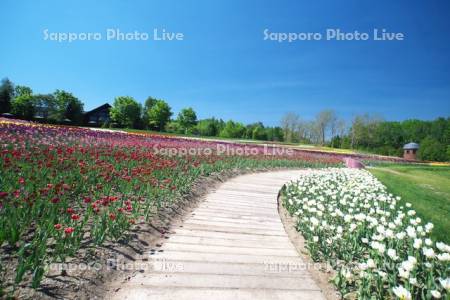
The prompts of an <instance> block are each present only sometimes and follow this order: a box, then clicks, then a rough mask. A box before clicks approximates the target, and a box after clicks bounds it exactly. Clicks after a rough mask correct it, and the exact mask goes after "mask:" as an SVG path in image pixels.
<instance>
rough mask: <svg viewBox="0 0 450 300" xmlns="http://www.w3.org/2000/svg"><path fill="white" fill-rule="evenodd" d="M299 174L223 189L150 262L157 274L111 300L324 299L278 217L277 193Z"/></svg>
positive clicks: (253, 178)
mask: <svg viewBox="0 0 450 300" xmlns="http://www.w3.org/2000/svg"><path fill="white" fill-rule="evenodd" d="M300 172H304V171H275V172H267V173H257V174H250V175H243V176H239V177H236V178H234V179H231V180H229V181H227V182H225V183H223V184H222V185H221V186H220V187H219V188H218V189H217V190H215V191H213V192H211V193H210V194H208V195H207V196H206V199H205V201H204V202H202V203H201V204H200V206H199V207H198V208H197V209H196V210H195V211H194V212H193V213H192V216H191V217H189V218H188V219H187V220H186V221H185V222H184V224H183V225H182V226H181V227H178V228H177V229H175V230H174V232H175V233H174V234H172V235H171V236H170V238H169V239H168V240H167V241H166V242H165V243H164V244H163V246H162V247H161V249H162V250H163V251H162V252H156V253H155V254H153V255H151V256H150V261H151V262H152V264H153V265H152V268H149V270H147V271H145V272H143V273H138V275H136V276H135V277H133V278H131V279H130V280H129V281H128V282H126V283H122V284H120V289H116V292H113V293H112V294H110V295H108V296H107V298H108V299H176V300H183V299H195V300H202V299H233V300H238V299H283V300H287V299H325V298H324V296H323V294H322V292H321V291H320V289H319V287H318V286H317V285H316V283H315V282H314V281H313V279H312V277H311V276H310V274H309V273H308V271H307V270H306V265H305V264H304V263H303V261H302V259H301V258H300V257H299V256H298V254H297V252H296V250H295V248H294V246H293V245H292V244H291V242H290V240H289V238H288V236H287V234H286V232H285V230H284V227H283V224H282V223H281V220H280V217H279V215H278V209H277V195H278V191H279V190H280V188H281V186H282V185H283V184H284V183H286V182H287V181H289V180H291V179H295V178H296V176H297V175H298V174H299V173H300ZM113 289H114V287H113Z"/></svg>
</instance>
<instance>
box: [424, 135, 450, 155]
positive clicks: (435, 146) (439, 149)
mask: <svg viewBox="0 0 450 300" xmlns="http://www.w3.org/2000/svg"><path fill="white" fill-rule="evenodd" d="M417 156H418V157H419V159H421V160H433V161H446V160H447V159H448V157H447V147H446V146H445V145H444V144H441V143H440V142H439V141H438V140H437V139H435V138H434V137H432V136H427V137H426V138H425V139H424V140H423V141H422V142H421V143H420V147H419V151H418V153H417Z"/></svg>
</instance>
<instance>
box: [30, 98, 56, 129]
mask: <svg viewBox="0 0 450 300" xmlns="http://www.w3.org/2000/svg"><path fill="white" fill-rule="evenodd" d="M33 103H34V107H35V111H36V114H35V118H37V119H42V120H46V121H48V122H50V123H54V122H57V120H58V118H59V115H58V109H57V103H56V99H55V97H54V95H52V94H38V95H34V96H33Z"/></svg>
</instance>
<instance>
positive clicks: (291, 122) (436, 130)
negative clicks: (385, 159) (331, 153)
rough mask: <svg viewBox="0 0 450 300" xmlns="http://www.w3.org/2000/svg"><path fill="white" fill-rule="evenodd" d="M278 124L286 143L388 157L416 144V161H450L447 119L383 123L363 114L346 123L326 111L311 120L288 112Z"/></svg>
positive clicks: (383, 121)
mask: <svg viewBox="0 0 450 300" xmlns="http://www.w3.org/2000/svg"><path fill="white" fill-rule="evenodd" d="M281 124H282V128H283V134H284V140H285V141H287V142H292V143H305V144H319V145H323V146H329V147H333V148H343V149H357V150H362V151H366V152H370V153H377V154H382V155H390V156H402V153H403V146H404V145H405V144H406V143H410V142H415V143H418V144H419V145H420V147H419V151H418V158H419V159H421V160H433V161H450V118H449V117H447V118H437V119H435V120H431V121H424V120H416V119H410V120H405V121H386V120H384V119H383V118H382V117H380V116H377V115H371V114H367V113H366V114H361V115H357V116H355V117H354V118H353V119H352V120H351V122H349V123H347V122H345V120H344V119H342V118H340V117H339V116H338V115H337V114H336V112H335V111H334V110H330V109H327V110H322V111H321V112H319V113H318V114H317V115H316V117H315V118H314V119H313V120H310V121H305V120H303V119H302V118H301V117H300V116H299V115H298V114H296V113H293V112H290V113H287V114H285V115H284V117H283V118H282V121H281Z"/></svg>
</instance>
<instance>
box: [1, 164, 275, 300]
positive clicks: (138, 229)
mask: <svg viewBox="0 0 450 300" xmlns="http://www.w3.org/2000/svg"><path fill="white" fill-rule="evenodd" d="M280 170H281V169H280ZM265 171H268V170H265V169H261V170H250V169H248V170H238V169H234V170H229V171H224V172H221V173H215V174H211V175H209V176H208V177H201V178H199V179H198V180H197V181H196V182H195V184H194V185H193V187H192V189H191V191H190V193H189V194H187V195H184V196H183V197H182V198H181V199H174V202H173V204H171V205H170V206H169V207H164V208H161V209H160V210H159V211H158V212H156V213H155V216H153V217H152V219H151V222H149V223H147V222H145V221H140V222H138V223H136V226H135V227H134V229H133V230H131V231H130V232H129V233H128V234H126V235H125V237H124V238H122V239H121V240H119V241H118V242H109V241H108V242H105V243H104V244H103V245H102V246H101V247H89V248H87V247H84V248H83V247H82V248H81V249H80V250H79V251H78V253H77V255H76V256H75V257H73V258H71V259H69V260H67V263H66V264H65V265H64V266H62V265H51V266H50V268H49V270H48V272H47V274H46V276H45V277H44V280H43V281H42V284H41V286H40V287H39V288H38V289H36V290H34V289H32V288H30V282H31V276H27V277H25V280H24V281H23V282H22V283H21V284H20V286H19V287H18V289H17V290H16V291H15V293H14V294H13V299H103V296H104V295H105V294H106V292H107V290H106V289H107V286H108V284H107V283H109V282H111V281H113V280H114V281H126V280H129V279H131V278H132V277H133V276H135V275H136V274H137V273H138V272H140V271H142V268H145V267H148V266H146V265H141V264H142V262H143V261H144V262H145V261H148V257H149V255H151V254H152V253H155V252H156V251H161V250H158V248H160V247H161V246H162V244H163V243H164V241H165V240H166V239H168V236H167V235H168V234H169V233H170V232H171V229H172V228H176V227H177V226H178V225H180V224H181V223H182V222H183V221H184V219H185V218H186V217H187V216H189V215H190V213H191V212H192V211H193V210H194V209H195V208H196V207H197V206H198V204H199V203H200V202H201V201H203V199H204V196H205V195H206V194H207V193H209V192H210V191H213V190H214V189H216V188H217V187H218V186H219V185H220V184H221V183H222V182H224V181H226V180H228V179H230V178H232V177H235V176H239V175H242V174H248V173H256V172H265ZM7 253H8V251H7V249H4V248H3V249H0V255H2V256H3V257H2V261H3V262H4V261H7V262H8V263H6V264H5V265H4V266H3V268H4V269H6V271H7V272H6V280H7V281H8V282H12V281H13V278H14V276H15V272H16V270H15V268H16V266H17V257H13V256H8V254H7ZM137 262H139V264H138V263H137ZM149 264H150V262H149ZM150 267H151V266H150ZM7 288H8V287H7ZM6 291H8V289H6Z"/></svg>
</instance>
